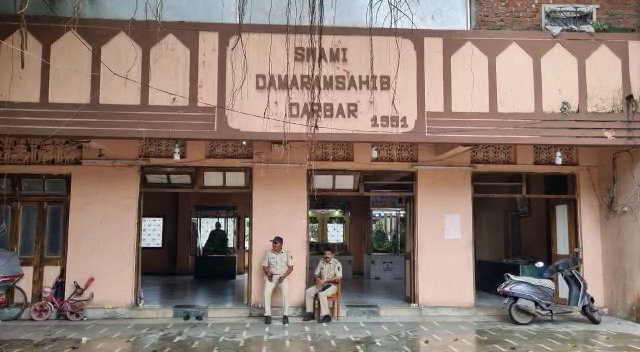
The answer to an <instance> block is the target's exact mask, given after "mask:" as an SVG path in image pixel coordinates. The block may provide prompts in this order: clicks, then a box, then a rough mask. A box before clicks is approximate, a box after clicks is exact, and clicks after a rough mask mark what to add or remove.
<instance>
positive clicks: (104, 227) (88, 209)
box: [66, 166, 140, 307]
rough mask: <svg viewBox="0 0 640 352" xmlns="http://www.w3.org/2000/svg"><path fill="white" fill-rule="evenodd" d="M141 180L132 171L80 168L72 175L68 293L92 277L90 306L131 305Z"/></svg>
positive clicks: (125, 169) (127, 169) (133, 295)
mask: <svg viewBox="0 0 640 352" xmlns="http://www.w3.org/2000/svg"><path fill="white" fill-rule="evenodd" d="M139 180H140V176H139V175H138V171H137V170H136V169H133V168H110V167H89V166H86V167H79V168H76V169H74V171H73V173H72V176H71V201H70V205H69V237H68V247H67V248H68V249H67V272H66V278H67V294H68V293H70V292H72V290H73V281H74V280H76V281H78V283H80V284H84V282H85V281H86V280H87V279H88V278H89V277H90V276H93V277H95V282H94V283H93V286H92V289H91V290H92V291H93V292H94V293H95V299H94V300H93V302H92V305H94V306H98V307H104V306H119V307H123V306H129V305H131V304H132V303H133V302H134V297H135V293H134V290H135V277H136V272H135V271H136V238H137V221H138V193H139V183H140V182H139Z"/></svg>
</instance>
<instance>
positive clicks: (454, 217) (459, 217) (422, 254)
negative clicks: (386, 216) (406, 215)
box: [416, 169, 475, 306]
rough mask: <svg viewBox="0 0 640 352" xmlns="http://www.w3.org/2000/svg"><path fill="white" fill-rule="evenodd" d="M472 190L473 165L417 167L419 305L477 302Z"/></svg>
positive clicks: (460, 304) (461, 304) (456, 304)
mask: <svg viewBox="0 0 640 352" xmlns="http://www.w3.org/2000/svg"><path fill="white" fill-rule="evenodd" d="M471 196H472V189H471V172H470V171H469V170H460V169H433V170H428V169H427V170H418V172H417V190H416V222H417V224H416V225H417V232H416V234H417V248H418V253H417V255H416V258H417V261H418V263H417V268H418V269H417V275H418V299H419V303H420V304H421V305H424V306H472V305H474V299H475V294H474V287H475V285H474V264H473V263H474V261H473V260H474V259H473V236H472V202H471ZM445 223H447V226H445ZM445 227H446V229H445Z"/></svg>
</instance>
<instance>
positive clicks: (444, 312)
mask: <svg viewBox="0 0 640 352" xmlns="http://www.w3.org/2000/svg"><path fill="white" fill-rule="evenodd" d="M185 311H188V312H189V314H190V315H191V318H192V319H195V316H196V313H200V314H201V315H202V316H203V318H204V319H211V318H247V317H261V316H263V315H264V309H263V308H261V307H206V306H202V307H195V306H193V307H192V306H189V307H186V306H178V307H173V308H172V307H153V306H145V307H142V308H138V307H136V308H88V309H87V318H88V319H171V318H182V317H183V316H184V312H185ZM303 311H304V308H303V307H291V308H290V311H289V315H290V316H291V317H300V316H302V314H303ZM282 313H283V311H282V308H273V309H272V315H273V316H274V317H278V316H282ZM505 314H506V311H505V310H504V309H502V308H498V307H496V308H493V307H424V308H421V307H411V306H408V305H402V306H375V305H343V306H342V307H341V309H340V316H341V317H353V318H358V317H362V318H375V317H452V316H504V315H505Z"/></svg>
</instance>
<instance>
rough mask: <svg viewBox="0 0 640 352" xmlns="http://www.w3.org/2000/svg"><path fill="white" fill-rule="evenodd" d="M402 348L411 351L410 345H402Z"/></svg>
mask: <svg viewBox="0 0 640 352" xmlns="http://www.w3.org/2000/svg"><path fill="white" fill-rule="evenodd" d="M402 348H403V349H404V350H405V351H407V352H411V349H410V348H409V347H407V346H402Z"/></svg>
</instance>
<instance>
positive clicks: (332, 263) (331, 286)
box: [302, 249, 342, 323]
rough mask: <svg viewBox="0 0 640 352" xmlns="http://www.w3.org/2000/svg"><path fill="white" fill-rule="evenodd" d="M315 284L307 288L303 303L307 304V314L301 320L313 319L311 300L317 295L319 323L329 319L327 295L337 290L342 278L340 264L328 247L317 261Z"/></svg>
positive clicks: (326, 321)
mask: <svg viewBox="0 0 640 352" xmlns="http://www.w3.org/2000/svg"><path fill="white" fill-rule="evenodd" d="M313 275H314V277H315V283H316V284H315V285H314V286H311V287H309V288H308V289H307V296H306V299H305V303H306V305H307V307H306V312H307V314H306V315H305V316H304V318H303V319H302V320H303V321H309V320H312V319H313V300H314V297H315V296H316V295H318V300H319V301H320V316H321V317H322V318H321V319H320V322H321V323H328V322H330V321H331V315H330V314H329V302H328V301H327V297H328V296H331V295H333V294H335V293H336V292H338V285H337V284H338V283H339V282H340V280H342V264H340V262H339V261H338V259H336V258H334V257H333V252H332V251H331V250H329V249H327V250H325V251H324V257H323V259H322V260H320V262H319V263H318V267H317V268H316V271H315V273H314V274H313Z"/></svg>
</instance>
